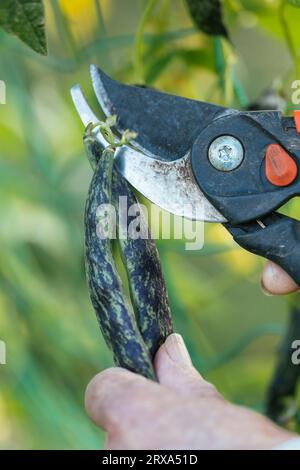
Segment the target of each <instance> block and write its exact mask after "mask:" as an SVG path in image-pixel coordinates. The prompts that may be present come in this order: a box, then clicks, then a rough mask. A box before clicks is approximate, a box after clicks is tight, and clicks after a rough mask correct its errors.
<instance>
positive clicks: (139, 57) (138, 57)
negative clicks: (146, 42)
mask: <svg viewBox="0 0 300 470" xmlns="http://www.w3.org/2000/svg"><path fill="white" fill-rule="evenodd" d="M157 2H158V0H149V1H148V3H147V6H146V8H145V11H144V13H143V15H142V18H141V21H140V24H139V26H138V30H137V34H136V47H135V67H136V73H137V79H138V81H140V82H141V83H144V80H145V79H144V67H143V36H144V31H145V27H146V24H147V22H148V20H149V19H150V17H151V15H152V12H153V9H154V8H155V6H156V4H157Z"/></svg>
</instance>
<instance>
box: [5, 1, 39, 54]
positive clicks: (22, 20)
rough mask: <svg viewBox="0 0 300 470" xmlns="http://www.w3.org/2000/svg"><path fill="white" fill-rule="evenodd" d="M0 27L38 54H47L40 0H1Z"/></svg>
mask: <svg viewBox="0 0 300 470" xmlns="http://www.w3.org/2000/svg"><path fill="white" fill-rule="evenodd" d="M0 27H1V28H3V29H4V30H5V31H6V32H8V33H10V34H14V35H15V36H17V37H18V38H19V39H21V40H22V41H23V42H25V43H26V44H27V45H28V46H29V47H31V48H32V49H33V50H34V51H36V52H38V53H39V54H43V55H46V54H47V44H46V35H45V13H44V5H43V2H42V0H1V3H0Z"/></svg>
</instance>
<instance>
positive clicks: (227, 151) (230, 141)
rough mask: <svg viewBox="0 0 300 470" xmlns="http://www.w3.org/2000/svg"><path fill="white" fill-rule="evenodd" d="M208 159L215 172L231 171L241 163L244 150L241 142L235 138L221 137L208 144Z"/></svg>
mask: <svg viewBox="0 0 300 470" xmlns="http://www.w3.org/2000/svg"><path fill="white" fill-rule="evenodd" d="M208 158H209V161H210V163H211V164H212V166H213V167H214V168H216V169H217V170H220V171H232V170H235V169H236V168H237V167H238V166H240V164H241V163H242V161H243V158H244V149H243V146H242V144H241V142H240V141H239V140H238V139H236V138H235V137H232V136H231V135H221V136H220V137H217V138H216V139H215V140H213V141H212V143H211V144H210V146H209V149H208Z"/></svg>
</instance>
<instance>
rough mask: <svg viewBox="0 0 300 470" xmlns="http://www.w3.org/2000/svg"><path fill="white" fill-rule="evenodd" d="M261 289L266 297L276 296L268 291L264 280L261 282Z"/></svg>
mask: <svg viewBox="0 0 300 470" xmlns="http://www.w3.org/2000/svg"><path fill="white" fill-rule="evenodd" d="M260 288H261V290H262V291H263V293H264V294H265V295H266V296H268V297H273V295H274V294H271V292H270V291H268V290H267V289H266V287H265V285H264V281H263V279H261V281H260Z"/></svg>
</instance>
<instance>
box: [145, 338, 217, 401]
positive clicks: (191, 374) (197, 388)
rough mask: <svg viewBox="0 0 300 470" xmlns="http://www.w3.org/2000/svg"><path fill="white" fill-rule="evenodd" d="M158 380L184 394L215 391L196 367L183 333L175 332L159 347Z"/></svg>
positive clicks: (155, 364)
mask: <svg viewBox="0 0 300 470" xmlns="http://www.w3.org/2000/svg"><path fill="white" fill-rule="evenodd" d="M154 366H155V371H156V375H157V378H158V381H159V382H160V383H161V384H162V385H165V386H166V387H168V388H169V389H171V390H173V391H175V392H177V393H180V394H182V395H189V396H190V395H191V394H197V395H198V396H199V394H200V395H203V396H204V394H206V393H207V392H209V393H210V392H211V391H214V392H215V388H214V387H213V385H211V384H210V383H208V382H206V380H204V379H203V377H202V376H201V375H200V374H199V372H198V371H197V370H196V369H195V368H194V366H193V364H192V360H191V358H190V355H189V353H188V350H187V348H186V345H185V343H184V340H183V338H182V336H181V335H179V334H176V333H173V334H172V335H170V336H169V337H168V338H167V339H166V341H165V343H164V344H163V345H162V346H161V347H160V348H159V350H158V352H157V354H156V357H155V361H154Z"/></svg>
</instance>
